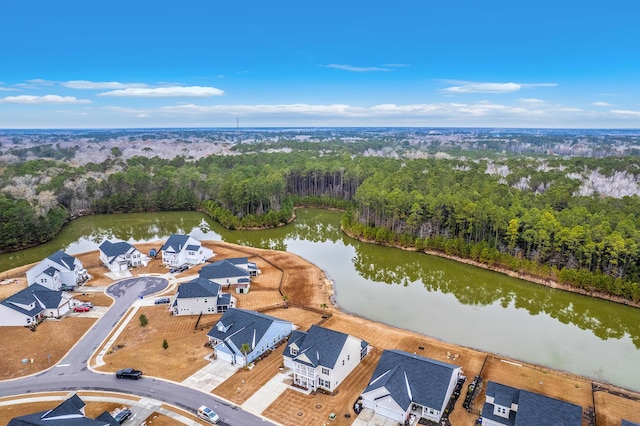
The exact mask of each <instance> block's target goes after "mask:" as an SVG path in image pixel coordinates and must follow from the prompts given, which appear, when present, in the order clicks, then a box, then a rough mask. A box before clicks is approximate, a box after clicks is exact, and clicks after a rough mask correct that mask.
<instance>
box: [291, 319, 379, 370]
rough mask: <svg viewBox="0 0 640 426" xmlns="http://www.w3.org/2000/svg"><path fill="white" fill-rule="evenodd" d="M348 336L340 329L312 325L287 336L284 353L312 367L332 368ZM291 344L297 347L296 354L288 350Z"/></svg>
mask: <svg viewBox="0 0 640 426" xmlns="http://www.w3.org/2000/svg"><path fill="white" fill-rule="evenodd" d="M348 337H349V335H348V334H345V333H342V332H340V331H335V330H330V329H328V328H323V327H318V326H317V325H312V326H311V328H310V329H309V331H308V332H306V333H305V332H302V331H300V332H296V334H295V338H294V336H293V335H292V336H291V337H290V338H289V344H288V345H287V349H285V351H284V355H285V356H287V357H290V358H293V359H294V360H295V361H296V362H299V363H301V364H305V365H310V366H312V367H318V366H323V367H327V368H334V367H335V365H336V362H338V357H339V356H340V353H341V352H342V348H343V347H344V344H345V342H346V341H347V338H348ZM292 344H295V345H296V346H297V347H298V354H297V355H296V356H292V355H291V351H290V350H288V349H289V346H291V345H292ZM365 344H366V342H365ZM307 360H309V361H308V362H307Z"/></svg>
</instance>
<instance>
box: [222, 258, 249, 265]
mask: <svg viewBox="0 0 640 426" xmlns="http://www.w3.org/2000/svg"><path fill="white" fill-rule="evenodd" d="M224 260H226V261H227V262H229V263H232V264H234V265H246V264H247V263H249V258H248V257H231V258H229V259H224Z"/></svg>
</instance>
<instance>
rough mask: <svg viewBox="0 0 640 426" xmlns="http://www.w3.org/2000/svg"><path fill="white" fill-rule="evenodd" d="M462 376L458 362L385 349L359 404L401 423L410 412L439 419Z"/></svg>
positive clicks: (433, 419) (431, 418) (427, 417)
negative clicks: (453, 363) (449, 362)
mask: <svg viewBox="0 0 640 426" xmlns="http://www.w3.org/2000/svg"><path fill="white" fill-rule="evenodd" d="M461 375H462V369H461V368H460V367H458V366H457V365H452V364H448V363H445V362H440V361H436V360H434V359H430V358H426V357H422V356H419V355H416V354H415V353H414V354H410V353H408V352H403V351H399V350H385V351H384V352H382V355H381V356H380V360H379V361H378V365H377V366H376V369H375V370H374V372H373V375H372V376H371V380H370V381H369V385H368V386H367V387H366V389H365V390H364V392H363V393H362V406H363V407H364V408H368V409H371V410H373V411H374V412H375V413H376V414H379V415H381V416H384V417H387V418H390V419H392V420H394V421H397V422H398V423H401V424H404V422H405V421H406V420H407V419H408V418H409V417H410V416H411V415H416V416H417V417H424V418H426V419H428V420H431V421H434V422H440V419H441V418H442V415H443V414H444V412H445V408H446V407H447V404H448V402H449V399H450V398H451V394H453V391H454V389H455V387H456V384H457V382H458V379H459V378H460V377H461Z"/></svg>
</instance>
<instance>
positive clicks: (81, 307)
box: [73, 305, 91, 312]
mask: <svg viewBox="0 0 640 426" xmlns="http://www.w3.org/2000/svg"><path fill="white" fill-rule="evenodd" d="M90 309H91V308H89V307H88V306H84V305H77V306H74V307H73V312H89V310H90Z"/></svg>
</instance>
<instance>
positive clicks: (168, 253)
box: [160, 234, 214, 267]
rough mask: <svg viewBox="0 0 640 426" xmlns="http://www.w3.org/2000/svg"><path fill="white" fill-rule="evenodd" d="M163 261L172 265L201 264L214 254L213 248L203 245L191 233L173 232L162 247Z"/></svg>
mask: <svg viewBox="0 0 640 426" xmlns="http://www.w3.org/2000/svg"><path fill="white" fill-rule="evenodd" d="M160 251H161V252H162V263H163V264H165V265H167V266H171V267H176V266H182V265H199V264H201V263H205V262H206V261H207V259H210V258H211V257H213V256H214V253H213V250H211V249H209V248H207V247H204V246H202V244H201V243H200V241H198V240H196V239H195V238H193V237H191V236H189V235H181V234H173V235H171V236H170V237H169V239H168V240H167V242H166V243H164V245H163V246H162V247H161V248H160Z"/></svg>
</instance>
